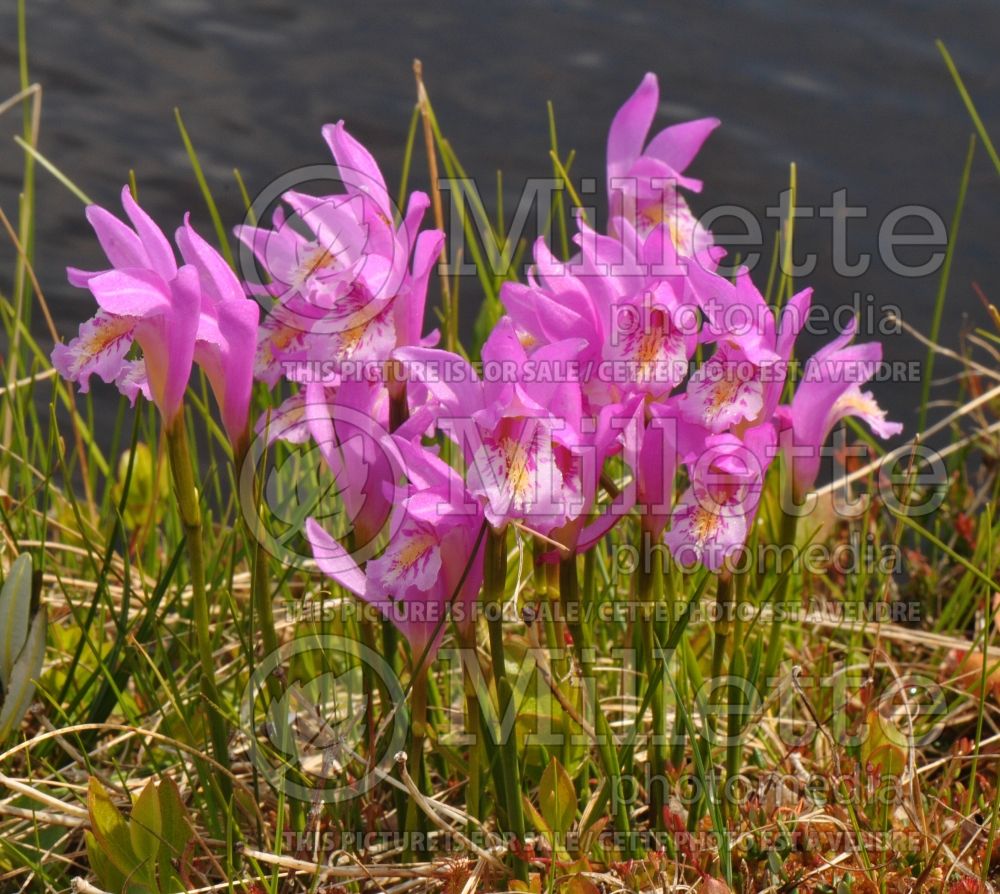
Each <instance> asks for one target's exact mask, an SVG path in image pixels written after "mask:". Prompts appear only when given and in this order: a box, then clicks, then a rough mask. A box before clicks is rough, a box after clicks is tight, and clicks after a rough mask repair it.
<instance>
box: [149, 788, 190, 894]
mask: <svg viewBox="0 0 1000 894" xmlns="http://www.w3.org/2000/svg"><path fill="white" fill-rule="evenodd" d="M157 791H158V793H159V797H160V832H161V835H162V838H161V841H160V855H159V874H160V889H161V890H162V891H181V890H183V889H184V881H183V879H182V878H181V876H180V874H179V873H178V872H177V870H176V869H175V868H174V867H175V863H180V862H181V861H183V860H184V858H185V854H186V853H187V849H188V844H189V843H190V841H191V839H192V838H193V837H194V834H193V832H192V831H191V823H190V822H189V821H188V816H187V810H185V809H184V802H183V801H182V800H181V793H180V791H178V789H177V783H176V782H174V780H173V779H171V778H170V777H169V776H165V777H164V778H163V779H161V780H160V784H159V785H158V786H157Z"/></svg>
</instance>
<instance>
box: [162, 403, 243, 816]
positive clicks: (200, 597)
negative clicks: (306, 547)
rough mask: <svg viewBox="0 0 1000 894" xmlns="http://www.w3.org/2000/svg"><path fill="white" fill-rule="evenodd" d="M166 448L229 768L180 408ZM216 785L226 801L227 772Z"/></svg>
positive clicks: (208, 683) (217, 731)
mask: <svg viewBox="0 0 1000 894" xmlns="http://www.w3.org/2000/svg"><path fill="white" fill-rule="evenodd" d="M167 449H168V451H169V453H170V469H171V472H172V473H173V479H174V492H175V494H176V496H177V505H178V508H179V509H180V514H181V521H182V523H183V525H184V536H185V541H186V545H187V552H188V561H189V562H190V574H191V593H192V599H193V606H194V626H195V637H196V639H197V646H198V660H199V662H200V664H201V690H202V694H203V695H204V697H205V700H206V702H207V703H208V710H207V714H208V725H209V731H210V733H211V737H212V750H213V751H214V752H215V759H216V760H217V761H218V762H219V763H220V764H221V765H222V766H223V767H226V768H227V769H228V767H229V743H228V737H227V735H226V723H225V718H224V717H223V716H222V713H221V709H220V705H221V704H222V701H221V698H220V696H219V688H218V686H217V684H216V682H215V659H214V658H213V656H212V631H211V617H210V613H209V607H208V596H207V594H206V591H205V559H204V554H203V550H202V539H201V506H200V505H199V503H198V490H197V488H196V486H195V478H194V468H193V466H192V464H191V453H190V450H189V449H188V441H187V432H186V430H185V426H184V413H183V411H182V412H180V413H178V414H177V418H176V420H175V421H174V423H173V424H172V425H171V426H170V428H169V429H168V430H167ZM218 779H219V785H220V786H221V788H222V793H223V796H224V798H225V799H226V800H227V801H228V800H229V797H230V795H231V794H232V784H231V782H230V780H229V776H228V775H227V774H220V775H219V777H218Z"/></svg>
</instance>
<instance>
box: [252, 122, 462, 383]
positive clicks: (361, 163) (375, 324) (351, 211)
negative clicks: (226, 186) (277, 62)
mask: <svg viewBox="0 0 1000 894" xmlns="http://www.w3.org/2000/svg"><path fill="white" fill-rule="evenodd" d="M323 135H324V137H325V138H326V141H327V143H328V144H329V146H330V149H331V151H332V152H333V155H334V159H335V161H336V162H337V167H338V171H339V174H340V178H341V180H342V182H343V183H344V186H345V189H346V193H345V194H340V195H331V196H324V197H319V198H317V197H313V196H307V195H304V194H302V193H297V192H288V193H286V194H285V195H284V196H283V199H284V200H285V201H286V203H287V204H288V205H289V206H290V207H291V208H292V210H293V211H294V212H295V216H294V218H292V219H288V218H286V216H285V214H284V212H283V211H281V210H280V209H279V211H278V212H276V214H275V218H274V229H270V230H269V229H262V228H258V227H251V226H241V227H238V228H237V231H236V233H237V236H238V237H239V239H240V240H241V241H242V242H243V243H244V244H245V245H246V246H247V247H248V248H250V249H251V251H252V252H253V253H254V255H255V256H256V258H257V260H258V261H259V262H260V264H261V265H262V267H263V268H264V270H265V272H266V273H267V274H268V276H269V277H270V280H271V282H270V283H268V284H267V286H265V287H264V290H265V291H266V292H267V293H268V294H270V295H271V296H272V297H273V298H274V299H275V300H274V304H273V306H272V308H271V310H270V312H269V313H268V314H267V315H266V317H265V319H264V321H263V323H262V326H261V338H260V344H259V347H258V353H257V359H256V363H255V367H256V374H257V376H258V377H259V378H261V379H262V380H264V381H265V382H267V383H268V384H271V385H273V384H275V383H276V382H277V381H278V380H279V379H281V378H283V377H284V378H289V379H292V380H296V379H298V380H305V379H306V378H310V377H311V378H316V376H317V374H316V371H315V370H316V368H317V366H318V368H320V369H329V370H330V371H331V373H332V374H336V373H337V372H339V368H340V366H341V365H342V364H343V363H344V362H345V361H354V362H355V363H356V364H370V363H381V362H384V361H385V360H387V359H388V358H389V357H390V355H391V354H392V351H393V350H394V349H395V348H396V347H399V346H402V345H411V344H426V345H430V344H434V343H435V337H434V334H433V333H432V334H431V335H430V336H428V337H427V338H426V339H422V338H421V332H422V329H423V318H424V306H425V303H426V297H427V286H428V281H429V278H430V275H431V273H432V272H433V268H434V264H435V262H436V261H437V258H438V255H439V254H440V251H441V247H442V245H443V243H444V235H443V234H442V233H440V232H439V231H436V230H428V231H424V232H420V224H421V221H422V219H423V216H424V212H425V211H426V209H427V208H428V207H429V204H430V200H429V198H428V197H427V196H426V195H425V194H424V193H420V192H415V193H413V194H411V196H410V200H409V203H408V205H407V209H406V213H405V215H403V218H402V222H401V223H400V225H399V226H398V227H397V226H396V225H395V224H394V223H393V215H394V208H393V206H392V204H391V202H390V200H389V193H388V190H387V188H386V185H385V180H384V179H383V177H382V174H381V171H380V170H379V168H378V165H377V164H376V162H375V159H374V158H373V157H372V156H371V154H370V153H369V152H368V151H367V150H366V149H365V148H364V147H363V146H362V145H361V144H360V143H359V142H358V141H357V140H355V139H354V138H353V137H351V136H350V135H349V134H348V133H347V131H346V130H345V129H344V124H343V122H339V123H338V124H336V125H327V126H326V127H324V128H323ZM295 224H302V225H304V226H305V227H306V228H307V229H308V230H309V231H310V235H309V236H304V235H303V234H302V233H301V232H300V229H301V227H297V226H296V225H295ZM411 258H412V264H411V263H410V261H411Z"/></svg>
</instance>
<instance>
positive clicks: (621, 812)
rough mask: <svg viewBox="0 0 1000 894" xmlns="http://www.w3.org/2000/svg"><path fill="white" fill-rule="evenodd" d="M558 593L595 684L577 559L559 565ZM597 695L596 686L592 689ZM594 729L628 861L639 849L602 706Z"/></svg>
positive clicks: (588, 679)
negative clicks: (636, 844)
mask: <svg viewBox="0 0 1000 894" xmlns="http://www.w3.org/2000/svg"><path fill="white" fill-rule="evenodd" d="M559 594H560V596H561V597H562V604H563V612H564V613H565V615H566V619H567V621H568V622H569V626H570V632H571V633H572V634H573V648H574V649H575V650H576V657H577V661H578V662H579V663H580V671H581V673H582V675H583V680H584V684H585V685H586V686H591V685H592V684H594V682H595V681H594V673H595V668H594V663H595V662H594V657H595V650H594V637H593V634H592V632H591V629H590V622H589V619H588V618H585V617H583V616H582V611H581V609H582V607H581V604H580V582H579V578H578V577H577V570H576V556H572V557H570V558H568V559H563V560H562V561H561V562H560V563H559ZM592 691H595V692H596V686H594V688H593V689H592ZM594 726H595V732H596V733H597V750H598V754H599V755H600V758H601V763H602V764H603V766H604V772H605V773H607V775H608V779H609V780H610V783H611V793H612V804H613V805H614V819H615V830H616V831H617V832H618V834H619V836H620V837H621V839H622V840H623V841H624V842H625V851H626V856H627V857H628V858H630V859H631V858H633V857H635V856H636V853H635V851H636V846H635V842H634V841H633V839H632V830H631V827H630V824H629V817H628V807H627V806H626V805H627V803H628V802H627V801H626V799H625V786H624V783H623V781H622V769H621V763H620V762H619V759H618V749H617V748H616V747H615V740H614V732H613V731H612V729H611V724H610V723H608V718H607V715H606V714H605V713H604V712H603V711H602V710H601V709H600V707H599V706H597V705H595V706H594Z"/></svg>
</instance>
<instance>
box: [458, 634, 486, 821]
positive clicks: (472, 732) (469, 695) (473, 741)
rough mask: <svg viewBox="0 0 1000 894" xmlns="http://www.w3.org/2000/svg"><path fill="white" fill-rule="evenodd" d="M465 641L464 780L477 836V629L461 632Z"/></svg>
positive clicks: (479, 779) (479, 781)
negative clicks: (466, 771) (466, 749)
mask: <svg viewBox="0 0 1000 894" xmlns="http://www.w3.org/2000/svg"><path fill="white" fill-rule="evenodd" d="M459 636H460V641H461V645H462V651H463V653H464V654H463V656H462V685H463V686H464V688H465V735H466V736H467V737H468V739H469V778H468V782H466V784H465V812H466V813H467V814H469V824H468V827H467V829H466V834H467V835H469V836H478V835H479V834H480V833H479V826H478V822H477V821H481V820H482V808H481V806H480V799H479V794H480V789H481V786H482V760H481V755H482V747H481V742H480V741H479V735H480V731H481V729H482V726H481V724H480V721H479V712H480V706H479V693H478V692H477V691H476V678H475V675H474V672H473V667H475V668H476V669H477V670H478V665H479V654H478V650H477V648H476V634H475V630H464V631H460V633H459Z"/></svg>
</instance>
